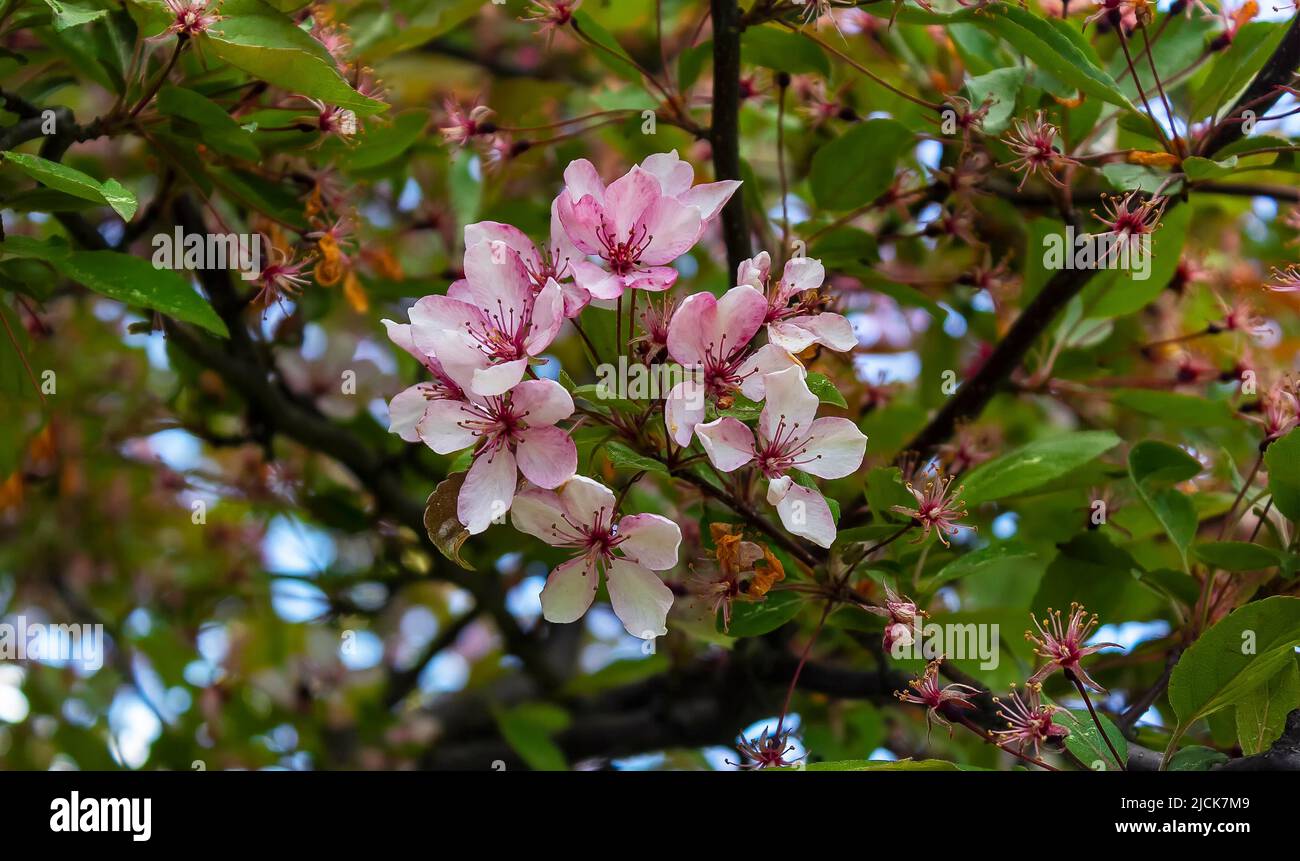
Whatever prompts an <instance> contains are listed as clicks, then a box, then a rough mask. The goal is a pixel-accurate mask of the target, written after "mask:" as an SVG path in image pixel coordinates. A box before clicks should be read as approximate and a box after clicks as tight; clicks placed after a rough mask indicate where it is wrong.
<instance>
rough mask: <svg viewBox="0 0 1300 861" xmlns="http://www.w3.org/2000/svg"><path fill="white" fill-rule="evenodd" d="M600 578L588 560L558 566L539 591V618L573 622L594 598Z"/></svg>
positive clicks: (558, 622)
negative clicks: (540, 615) (540, 609)
mask: <svg viewBox="0 0 1300 861" xmlns="http://www.w3.org/2000/svg"><path fill="white" fill-rule="evenodd" d="M599 582H600V577H599V575H598V574H597V573H596V569H595V568H594V567H592V566H591V565H590V564H589V563H588V561H587V557H585V556H579V557H578V558H577V559H570V560H569V561H568V562H564V563H562V564H560V565H557V566H556V568H555V570H554V571H552V572H551V575H550V576H549V577H547V578H546V585H545V586H543V587H542V617H543V618H545V619H546V621H548V622H555V623H556V624H560V625H563V624H567V623H569V622H576V621H578V620H579V619H581V618H582V616H583V614H585V613H586V612H587V608H588V607H590V606H591V602H592V601H593V600H595V598H596V587H597V586H598V585H599Z"/></svg>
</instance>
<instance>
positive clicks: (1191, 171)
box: [1183, 155, 1237, 182]
mask: <svg viewBox="0 0 1300 861" xmlns="http://www.w3.org/2000/svg"><path fill="white" fill-rule="evenodd" d="M1236 167H1237V157H1236V156H1235V155H1234V156H1229V157H1228V158H1225V159H1223V160H1221V161H1214V160H1213V159H1208V158H1201V157H1200V156H1195V155H1194V156H1189V157H1187V158H1185V159H1183V173H1185V174H1187V178H1188V179H1190V180H1192V181H1193V182H1195V181H1196V180H1202V179H1221V178H1223V177H1225V176H1229V175H1231V174H1232V173H1233V171H1234V169H1235V168H1236Z"/></svg>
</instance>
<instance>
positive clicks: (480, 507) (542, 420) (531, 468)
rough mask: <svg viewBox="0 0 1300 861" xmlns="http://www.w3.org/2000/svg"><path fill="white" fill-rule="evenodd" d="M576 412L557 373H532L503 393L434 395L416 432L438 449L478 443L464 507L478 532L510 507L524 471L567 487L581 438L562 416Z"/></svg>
mask: <svg viewBox="0 0 1300 861" xmlns="http://www.w3.org/2000/svg"><path fill="white" fill-rule="evenodd" d="M571 415H573V398H571V397H569V393H568V392H566V391H565V390H564V387H563V386H561V385H560V384H559V383H557V382H555V381H553V380H525V381H524V382H522V383H520V384H519V385H517V386H515V387H514V388H513V389H511V390H510V391H509V392H506V393H505V394H503V395H491V396H487V397H484V396H480V395H473V394H470V395H467V396H466V397H465V398H464V399H463V400H456V399H452V398H442V399H437V400H431V401H429V403H428V405H427V406H426V407H425V411H424V414H423V417H422V418H421V419H420V420H419V422H418V423H417V424H416V426H415V432H416V434H417V435H418V436H419V438H420V439H421V440H423V441H424V444H425V445H427V446H428V447H429V448H431V449H433V450H434V451H436V452H437V453H438V454H453V453H455V452H458V451H462V450H464V449H467V448H469V447H470V446H475V449H474V461H473V463H472V465H471V466H470V468H469V474H468V475H466V476H465V483H464V485H463V486H462V487H461V490H460V496H459V497H458V499H457V502H456V514H457V517H458V518H459V519H460V522H461V523H462V524H464V525H465V528H466V529H468V530H469V531H470V533H471V534H473V535H477V534H478V533H480V532H482V531H484V530H485V529H487V528H488V526H490V525H491V524H492V522H493V521H494V520H496V519H497V518H500V517H502V516H504V515H505V513H506V512H507V511H509V510H510V508H511V505H512V504H513V501H514V498H515V488H516V486H517V485H518V484H519V474H520V473H523V475H524V478H526V479H528V480H529V481H531V482H532V483H533V484H536V485H538V486H539V487H542V488H553V487H559V486H560V485H561V484H563V483H564V482H565V481H567V480H569V479H570V478H572V477H573V474H574V473H575V472H577V469H578V449H577V447H576V446H575V445H574V443H573V439H572V438H571V437H570V436H569V435H568V434H567V433H565V432H564V431H563V430H561V429H560V428H558V427H556V426H555V423H556V422H558V421H561V420H562V419H566V418H568V417H569V416H571Z"/></svg>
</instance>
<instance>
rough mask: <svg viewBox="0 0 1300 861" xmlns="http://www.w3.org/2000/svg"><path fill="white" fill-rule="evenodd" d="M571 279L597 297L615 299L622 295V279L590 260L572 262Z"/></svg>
mask: <svg viewBox="0 0 1300 861" xmlns="http://www.w3.org/2000/svg"><path fill="white" fill-rule="evenodd" d="M573 280H574V281H576V282H577V283H578V286H579V287H581V288H582V289H583V290H586V291H587V292H588V293H589V294H591V295H592V296H594V297H595V298H597V299H617V298H618V297H619V296H622V295H623V279H622V278H620V277H618V276H617V275H615V274H614V273H612V272H610V271H608V270H606V269H604V268H602V267H600V266H598V265H597V264H595V263H592V262H591V261H590V260H579V261H577V262H576V263H574V264H573Z"/></svg>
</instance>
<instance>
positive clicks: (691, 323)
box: [668, 292, 718, 368]
mask: <svg viewBox="0 0 1300 861" xmlns="http://www.w3.org/2000/svg"><path fill="white" fill-rule="evenodd" d="M717 313H718V300H717V297H715V296H714V295H713V294H712V293H703V292H701V293H692V294H691V295H690V296H687V297H686V299H685V300H683V301H682V304H681V305H680V306H679V307H678V308H677V310H676V312H674V313H673V317H672V319H671V320H669V321H668V354H669V355H670V356H672V357H673V358H674V359H675V360H677V361H678V362H680V363H681V364H683V365H685V366H686V367H688V368H690V367H697V366H699V365H701V364H703V363H704V357H705V354H706V352H707V349H708V338H709V335H710V332H711V331H712V326H711V324H712V322H713V320H714V319H716V317H717Z"/></svg>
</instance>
